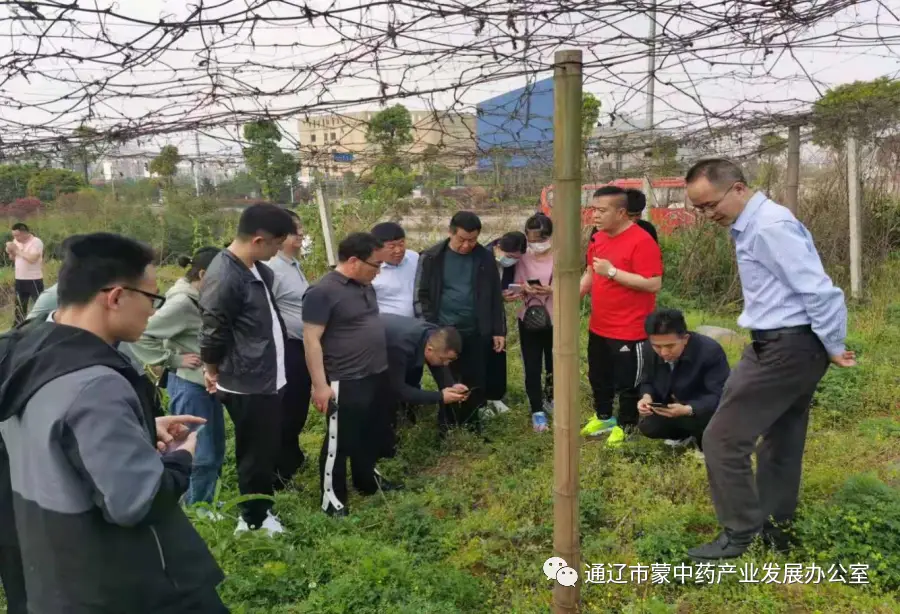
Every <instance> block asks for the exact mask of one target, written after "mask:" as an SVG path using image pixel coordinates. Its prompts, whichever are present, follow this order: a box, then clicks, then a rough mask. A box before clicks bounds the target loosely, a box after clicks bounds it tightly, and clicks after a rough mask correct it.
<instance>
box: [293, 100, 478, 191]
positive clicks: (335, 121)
mask: <svg viewBox="0 0 900 614" xmlns="http://www.w3.org/2000/svg"><path fill="white" fill-rule="evenodd" d="M377 113H378V111H359V112H353V113H329V114H323V115H315V116H310V117H309V118H308V119H302V120H299V121H298V131H299V139H300V180H301V181H304V182H308V181H309V180H310V179H311V178H312V175H313V174H314V173H316V172H319V173H322V174H323V175H324V176H325V177H341V176H342V175H343V174H344V173H347V172H352V173H354V174H356V175H361V174H362V173H364V172H366V171H367V170H369V169H370V168H371V167H372V166H373V165H374V164H375V162H376V161H377V154H378V149H377V147H376V146H374V145H372V144H370V143H369V142H368V141H366V132H367V130H368V125H369V122H370V121H371V119H372V118H373V117H374V116H375V115H376V114H377ZM409 114H410V116H411V119H412V123H413V135H412V137H413V142H412V144H410V145H409V146H408V147H407V148H406V150H405V151H404V152H402V153H403V154H404V155H406V156H408V157H409V160H410V162H411V163H412V164H413V166H414V167H420V166H421V164H422V154H424V153H425V151H426V149H427V148H428V147H429V146H434V147H435V148H437V156H438V158H437V161H438V162H439V163H440V164H443V165H444V166H447V167H449V168H453V169H463V168H465V167H466V166H468V165H469V164H471V161H472V160H473V159H474V155H475V117H474V116H473V115H471V114H465V113H462V114H461V113H453V112H448V111H410V113H409Z"/></svg>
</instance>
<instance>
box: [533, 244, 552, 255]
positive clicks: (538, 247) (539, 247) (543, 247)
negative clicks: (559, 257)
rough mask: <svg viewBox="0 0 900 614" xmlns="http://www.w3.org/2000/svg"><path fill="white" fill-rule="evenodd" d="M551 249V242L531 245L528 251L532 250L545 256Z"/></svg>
mask: <svg viewBox="0 0 900 614" xmlns="http://www.w3.org/2000/svg"><path fill="white" fill-rule="evenodd" d="M550 247H551V245H550V241H544V242H543V243H529V244H528V249H530V250H531V251H532V252H534V253H535V254H545V253H547V250H549V249H550Z"/></svg>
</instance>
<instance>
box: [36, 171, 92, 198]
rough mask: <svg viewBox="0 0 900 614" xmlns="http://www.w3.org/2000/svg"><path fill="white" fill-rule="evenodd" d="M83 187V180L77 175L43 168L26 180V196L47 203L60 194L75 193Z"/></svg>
mask: <svg viewBox="0 0 900 614" xmlns="http://www.w3.org/2000/svg"><path fill="white" fill-rule="evenodd" d="M83 187H85V182H84V179H83V178H82V177H81V175H79V174H78V173H73V172H72V171H69V170H66V169H64V168H45V169H42V170H40V171H38V172H37V173H35V174H34V175H32V176H31V179H29V180H28V195H29V196H34V197H36V198H39V199H41V200H44V201H48V200H54V199H55V198H56V197H57V196H59V195H60V194H68V193H71V192H77V191H78V190H80V189H81V188H83Z"/></svg>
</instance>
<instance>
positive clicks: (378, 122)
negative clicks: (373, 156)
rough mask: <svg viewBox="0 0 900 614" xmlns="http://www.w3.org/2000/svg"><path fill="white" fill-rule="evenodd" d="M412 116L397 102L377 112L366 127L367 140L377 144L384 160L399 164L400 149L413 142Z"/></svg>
mask: <svg viewBox="0 0 900 614" xmlns="http://www.w3.org/2000/svg"><path fill="white" fill-rule="evenodd" d="M412 129H413V125H412V116H411V115H410V114H409V111H408V110H407V109H406V107H404V106H403V105H402V104H395V105H394V106H392V107H388V108H387V109H384V110H383V111H379V112H378V113H376V114H375V117H373V118H372V119H371V121H370V122H369V127H368V128H367V129H366V141H368V142H369V143H371V144H372V145H377V146H378V147H379V149H380V150H381V151H380V153H381V158H382V160H390V161H391V162H392V163H394V164H399V160H398V156H399V154H400V150H401V149H402V148H403V147H404V146H405V145H409V144H410V143H412V142H413V135H412Z"/></svg>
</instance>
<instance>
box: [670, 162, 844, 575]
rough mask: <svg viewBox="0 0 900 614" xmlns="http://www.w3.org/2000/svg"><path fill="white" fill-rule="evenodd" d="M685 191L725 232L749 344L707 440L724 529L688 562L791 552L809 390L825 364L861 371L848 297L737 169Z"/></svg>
mask: <svg viewBox="0 0 900 614" xmlns="http://www.w3.org/2000/svg"><path fill="white" fill-rule="evenodd" d="M686 182H687V195H688V198H690V200H691V203H693V205H694V208H695V209H697V210H698V211H700V212H702V213H703V214H705V215H706V217H707V218H708V219H710V220H712V221H714V222H716V223H717V224H719V225H721V226H724V227H728V228H730V233H731V237H732V239H733V240H734V244H735V250H736V252H737V262H738V273H739V274H740V278H741V288H742V291H743V295H744V310H743V313H741V316H740V318H739V319H738V325H740V326H741V327H743V328H746V329H749V330H750V336H751V339H752V340H753V343H752V344H751V345H749V346H747V348H746V349H745V350H744V353H743V356H742V357H741V360H740V362H739V363H738V364H737V366H736V367H735V368H734V370H733V371H732V372H731V376H730V377H729V379H728V382H727V384H726V386H725V391H724V393H723V396H722V400H721V402H720V404H719V408H718V410H717V411H716V413H715V414H714V416H713V418H712V420H711V421H710V423H709V425H708V426H707V427H706V431H705V432H704V436H703V442H704V445H703V451H704V454H705V457H706V469H707V473H708V475H709V483H710V491H711V493H712V500H713V505H714V506H715V508H716V515H717V516H718V519H719V523H720V524H721V525H722V527H723V529H724V530H723V531H722V533H721V534H720V535H719V537H718V538H717V539H716V540H715V541H714V542H712V543H709V544H705V545H703V546H700V547H698V548H694V549H692V550H690V551H689V552H688V554H689V555H690V556H691V557H692V558H693V559H695V560H706V561H711V560H718V559H727V558H735V557H738V556H740V555H741V554H743V553H744V552H745V551H746V550H747V548H748V547H749V545H750V543H751V541H752V540H753V538H754V537H756V535H758V534H760V533H762V537H763V539H764V541H765V542H766V543H767V544H768V545H770V546H772V547H773V548H775V549H776V550H786V549H787V548H788V547H789V543H788V540H787V533H786V531H785V529H786V528H787V525H788V524H789V523H790V522H791V520H792V519H793V516H794V512H795V510H796V508H797V498H798V495H799V491H800V472H801V466H802V462H803V447H804V445H805V443H806V429H807V424H808V422H809V409H810V404H811V402H812V397H813V394H814V393H815V390H816V386H818V384H819V380H821V379H822V376H824V375H825V371H826V370H827V369H828V365H829V362H831V363H833V364H835V365H837V366H838V367H852V366H854V365H855V364H856V361H855V356H854V353H853V352H851V351H848V350H847V349H846V347H845V346H844V339H845V337H846V335H847V307H846V305H845V303H844V293H843V292H842V291H841V290H840V288H837V287H835V286H834V284H833V283H832V282H831V279H830V278H829V277H828V275H827V274H826V273H825V270H824V268H823V267H822V262H821V260H820V259H819V254H818V253H817V252H816V247H815V245H814V244H813V239H812V236H811V235H810V234H809V231H808V230H807V229H806V228H805V227H804V226H803V224H801V223H800V222H799V221H798V220H797V218H795V217H794V215H793V213H791V212H790V211H789V210H788V209H787V208H785V207H782V206H781V205H779V204H777V203H775V202H773V201H771V200H769V199H768V198H766V196H765V195H764V194H762V193H760V192H755V193H754V191H753V190H751V189H750V188H749V187H748V186H747V181H746V179H745V178H744V175H743V173H742V172H741V169H740V168H738V167H737V166H736V165H735V164H733V163H732V162H729V161H727V160H723V159H711V160H703V161H701V162H698V163H697V164H696V165H694V166H693V167H692V168H691V169H690V170H689V171H688V174H687V177H686ZM759 436H762V437H763V441H762V443H760V445H759V447H758V448H757V446H756V441H757V439H758V438H759ZM755 448H756V452H757V471H756V482H755V484H754V479H753V470H752V466H751V459H750V455H751V454H752V453H753V451H754V449H755Z"/></svg>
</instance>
